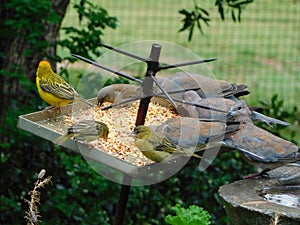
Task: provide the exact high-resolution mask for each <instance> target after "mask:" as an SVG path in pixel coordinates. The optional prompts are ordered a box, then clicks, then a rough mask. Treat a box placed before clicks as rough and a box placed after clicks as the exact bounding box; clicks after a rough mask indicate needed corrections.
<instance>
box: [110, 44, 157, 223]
mask: <svg viewBox="0 0 300 225" xmlns="http://www.w3.org/2000/svg"><path fill="white" fill-rule="evenodd" d="M160 50H161V46H160V45H159V44H152V48H151V53H150V56H149V59H148V60H147V72H146V75H145V79H144V81H143V83H142V88H143V95H144V96H145V97H144V98H142V99H141V100H140V105H139V109H138V113H137V117H136V121H135V125H136V126H139V125H143V124H144V122H145V118H146V115H147V111H148V106H149V103H150V100H151V97H152V96H153V90H152V89H153V83H154V81H153V79H152V78H151V76H155V74H156V72H157V71H159V68H160V65H159V62H158V59H159V55H160ZM131 181H132V178H131V177H130V176H128V175H127V174H124V177H123V184H122V187H121V192H120V196H119V200H118V204H117V208H116V213H115V219H114V224H113V225H122V224H123V220H124V215H125V211H126V206H127V201H128V197H129V194H130V187H131V186H130V183H131Z"/></svg>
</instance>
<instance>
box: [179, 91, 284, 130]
mask: <svg viewBox="0 0 300 225" xmlns="http://www.w3.org/2000/svg"><path fill="white" fill-rule="evenodd" d="M183 100H185V101H188V102H192V103H197V104H200V105H204V106H209V107H213V108H217V109H221V110H223V111H224V112H217V111H213V110H208V109H204V108H199V107H196V106H192V105H187V104H182V105H181V107H183V108H184V109H185V111H186V112H187V113H188V116H190V117H194V118H205V119H214V120H220V121H224V122H228V121H230V122H233V121H235V122H241V121H242V120H245V119H247V120H253V121H258V122H264V123H266V124H268V125H272V124H280V125H284V126H287V125H289V123H286V122H284V121H281V120H278V119H275V118H271V117H268V116H265V115H263V114H261V113H258V112H256V111H254V110H251V108H250V107H248V106H247V104H246V102H245V101H243V100H238V99H236V98H234V97H232V98H230V99H229V98H219V97H211V98H206V99H202V98H201V97H200V96H199V95H198V93H197V92H195V91H186V92H185V93H184V94H183ZM225 112H227V113H225Z"/></svg>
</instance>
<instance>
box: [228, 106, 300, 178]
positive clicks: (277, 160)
mask: <svg viewBox="0 0 300 225" xmlns="http://www.w3.org/2000/svg"><path fill="white" fill-rule="evenodd" d="M230 114H231V116H233V117H234V119H235V120H238V121H240V122H241V124H240V129H239V130H238V131H237V132H235V133H234V134H232V135H231V136H228V137H227V138H225V139H224V141H223V143H224V144H225V146H227V147H230V148H235V149H237V150H239V151H240V152H241V153H242V157H243V158H244V159H245V160H246V161H247V162H248V163H250V164H252V165H254V166H255V167H256V168H257V170H258V172H259V173H258V174H261V173H263V172H265V171H267V170H271V169H274V168H276V167H279V166H282V165H285V164H288V163H291V162H296V161H298V160H300V155H299V148H298V147H297V146H296V145H295V144H294V143H292V142H290V141H287V140H284V139H282V138H280V137H277V136H275V135H274V134H272V133H270V132H268V131H266V130H264V129H262V128H259V127H257V126H255V125H254V124H253V122H252V120H251V118H250V117H249V109H248V108H247V107H240V106H239V107H237V108H234V109H232V111H231V112H230Z"/></svg>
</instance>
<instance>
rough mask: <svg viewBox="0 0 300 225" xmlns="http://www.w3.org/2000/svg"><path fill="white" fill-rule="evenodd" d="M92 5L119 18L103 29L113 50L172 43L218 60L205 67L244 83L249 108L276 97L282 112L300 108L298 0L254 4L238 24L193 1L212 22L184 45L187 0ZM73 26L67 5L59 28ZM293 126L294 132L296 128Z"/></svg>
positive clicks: (73, 15)
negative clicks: (154, 42) (139, 44)
mask: <svg viewBox="0 0 300 225" xmlns="http://www.w3.org/2000/svg"><path fill="white" fill-rule="evenodd" d="M94 2H95V3H96V2H98V4H99V5H101V6H102V7H104V8H105V9H107V10H108V12H109V14H110V15H112V16H116V17H117V18H118V20H119V23H118V27H117V29H116V30H111V29H109V30H105V35H104V37H103V39H104V42H105V43H107V44H109V45H112V46H119V45H121V44H125V43H131V42H136V41H141V40H159V41H167V42H172V43H176V44H178V45H181V46H183V47H186V48H188V49H190V50H192V51H193V52H195V53H196V54H197V55H199V56H200V57H201V58H210V57H213V58H218V61H216V62H213V63H210V64H209V65H208V66H209V68H210V69H211V70H212V71H213V74H214V76H215V77H216V78H218V79H225V80H229V81H231V82H233V83H244V84H247V85H248V87H249V90H250V91H251V94H250V95H249V96H247V97H245V100H246V101H247V102H248V103H249V104H252V105H257V104H259V101H270V99H271V97H272V96H273V95H274V94H278V98H279V99H284V108H285V110H287V111H289V110H290V109H291V108H292V107H293V106H299V104H298V99H297V97H298V93H299V92H300V42H299V40H300V1H296V0H260V1H255V2H254V3H252V4H250V5H249V7H247V8H246V9H245V10H244V11H243V13H242V21H241V23H235V22H233V21H232V19H231V15H230V13H227V14H226V20H225V21H222V20H221V19H220V17H219V14H218V12H217V8H216V7H215V6H214V1H210V0H206V1H200V0H198V1H197V2H198V4H199V6H201V7H203V8H206V9H207V10H209V12H210V13H211V18H212V21H211V23H210V26H209V27H206V26H204V25H203V28H204V33H205V34H204V35H201V34H200V33H199V32H198V30H195V31H194V36H193V39H192V41H191V42H188V41H187V36H188V33H187V32H183V33H178V30H179V29H180V28H181V25H182V24H181V22H180V21H181V19H182V18H183V17H182V16H181V15H180V14H179V13H178V10H180V9H182V8H186V9H192V8H193V1H192V0H164V1H152V0H141V1H132V0H131V1H130V0H123V1H118V0H110V1H100V0H97V1H94ZM78 24H79V23H78V18H77V15H76V13H75V12H74V11H73V9H71V7H69V11H68V13H67V15H66V17H65V19H64V21H63V26H70V25H72V26H78ZM61 35H62V36H63V34H61ZM103 51H106V50H103ZM147 51H150V49H149V50H147ZM63 54H69V53H63ZM145 56H148V55H145ZM176 57H177V55H174V58H176ZM114 63H115V64H117V62H114ZM81 65H82V64H81ZM77 68H78V67H75V69H77ZM137 70H140V68H137ZM298 108H299V107H298ZM293 127H294V128H293V129H295V127H296V128H297V129H299V126H298V124H295V125H294V126H293Z"/></svg>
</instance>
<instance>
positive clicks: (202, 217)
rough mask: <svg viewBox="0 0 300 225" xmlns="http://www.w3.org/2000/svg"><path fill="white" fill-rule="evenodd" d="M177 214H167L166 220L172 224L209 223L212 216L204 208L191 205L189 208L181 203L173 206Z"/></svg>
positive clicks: (202, 224)
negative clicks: (183, 206)
mask: <svg viewBox="0 0 300 225" xmlns="http://www.w3.org/2000/svg"><path fill="white" fill-rule="evenodd" d="M172 210H173V211H174V212H175V213H176V215H175V216H171V215H167V216H166V217H165V221H166V222H167V223H169V224H171V225H209V224H211V221H210V220H211V216H210V215H209V213H208V212H207V211H205V210H203V208H201V207H199V206H196V205H191V206H190V207H189V208H188V209H185V208H182V207H181V206H180V205H179V204H176V205H175V206H174V207H172Z"/></svg>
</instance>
